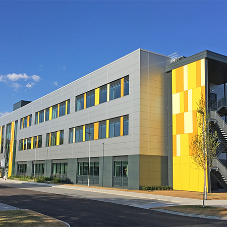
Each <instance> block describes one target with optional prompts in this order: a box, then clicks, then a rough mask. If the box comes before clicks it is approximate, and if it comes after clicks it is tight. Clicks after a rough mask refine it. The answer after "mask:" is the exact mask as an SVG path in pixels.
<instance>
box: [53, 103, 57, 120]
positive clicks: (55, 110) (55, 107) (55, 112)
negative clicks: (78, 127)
mask: <svg viewBox="0 0 227 227" xmlns="http://www.w3.org/2000/svg"><path fill="white" fill-rule="evenodd" d="M57 117H58V105H55V106H53V108H52V119H55V118H57Z"/></svg>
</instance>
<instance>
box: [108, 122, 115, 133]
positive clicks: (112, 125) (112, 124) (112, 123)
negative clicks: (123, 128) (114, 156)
mask: <svg viewBox="0 0 227 227" xmlns="http://www.w3.org/2000/svg"><path fill="white" fill-rule="evenodd" d="M109 137H114V122H110V127H109Z"/></svg>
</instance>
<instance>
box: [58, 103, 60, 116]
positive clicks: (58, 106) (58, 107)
mask: <svg viewBox="0 0 227 227" xmlns="http://www.w3.org/2000/svg"><path fill="white" fill-rule="evenodd" d="M59 112H60V104H58V117H59Z"/></svg>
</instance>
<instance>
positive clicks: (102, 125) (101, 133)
mask: <svg viewBox="0 0 227 227" xmlns="http://www.w3.org/2000/svg"><path fill="white" fill-rule="evenodd" d="M104 138H106V121H101V122H99V139H104Z"/></svg>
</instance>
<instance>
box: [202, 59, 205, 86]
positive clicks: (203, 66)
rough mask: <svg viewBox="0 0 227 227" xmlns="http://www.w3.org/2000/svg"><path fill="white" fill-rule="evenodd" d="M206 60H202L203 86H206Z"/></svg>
mask: <svg viewBox="0 0 227 227" xmlns="http://www.w3.org/2000/svg"><path fill="white" fill-rule="evenodd" d="M205 71H206V70H205V59H201V86H204V85H205V77H206V75H205Z"/></svg>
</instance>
